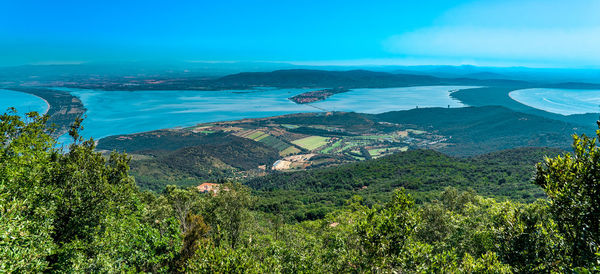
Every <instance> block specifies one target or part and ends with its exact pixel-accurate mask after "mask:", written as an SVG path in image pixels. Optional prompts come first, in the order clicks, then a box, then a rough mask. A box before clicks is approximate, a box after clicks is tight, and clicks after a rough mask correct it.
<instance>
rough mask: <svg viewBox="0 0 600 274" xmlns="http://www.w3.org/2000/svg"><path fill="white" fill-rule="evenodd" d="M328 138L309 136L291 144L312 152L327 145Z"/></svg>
mask: <svg viewBox="0 0 600 274" xmlns="http://www.w3.org/2000/svg"><path fill="white" fill-rule="evenodd" d="M328 140H329V138H326V137H321V136H310V137H306V138H302V139H298V140H296V141H293V142H292V143H293V144H295V145H298V146H300V147H302V148H304V149H306V150H314V149H317V148H319V147H322V146H324V145H326V144H327V141H328Z"/></svg>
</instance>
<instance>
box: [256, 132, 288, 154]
mask: <svg viewBox="0 0 600 274" xmlns="http://www.w3.org/2000/svg"><path fill="white" fill-rule="evenodd" d="M257 141H258V142H261V143H263V144H265V145H267V146H270V147H272V148H275V149H277V150H278V151H282V150H284V149H287V148H288V147H289V146H290V144H288V143H285V142H284V141H281V140H279V139H278V138H277V137H273V136H271V135H269V134H265V136H260V138H259V140H257Z"/></svg>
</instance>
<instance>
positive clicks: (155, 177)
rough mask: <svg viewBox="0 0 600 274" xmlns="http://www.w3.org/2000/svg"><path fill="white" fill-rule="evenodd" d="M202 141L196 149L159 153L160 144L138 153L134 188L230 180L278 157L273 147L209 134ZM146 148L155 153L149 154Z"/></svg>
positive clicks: (135, 164) (229, 136)
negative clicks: (135, 186)
mask: <svg viewBox="0 0 600 274" xmlns="http://www.w3.org/2000/svg"><path fill="white" fill-rule="evenodd" d="M204 137H205V138H196V139H195V140H196V145H192V146H185V147H182V148H177V149H173V148H175V147H176V146H174V145H171V146H165V147H164V148H165V149H162V150H161V149H159V148H161V147H162V146H160V142H159V143H157V144H155V145H156V146H144V147H143V148H145V150H143V151H139V150H138V151H137V152H138V153H143V154H141V156H140V159H137V160H135V161H132V163H131V172H132V174H133V175H134V176H135V178H136V182H137V184H138V185H139V186H140V187H142V188H143V189H150V190H153V191H162V190H164V189H165V187H166V186H167V185H169V184H176V185H180V186H191V185H198V184H200V183H201V182H202V181H201V180H218V179H222V178H226V177H227V178H231V177H234V175H235V173H236V172H238V171H247V170H252V169H257V167H258V166H259V165H270V164H271V163H273V162H275V161H276V160H277V159H278V158H279V157H280V156H279V153H278V151H277V150H276V149H274V148H272V147H269V146H266V145H264V144H262V143H259V142H254V141H252V140H248V139H244V138H239V137H237V136H233V135H221V134H209V135H206V136H204ZM164 139H165V140H168V139H167V138H164ZM190 143H192V141H190ZM149 147H152V148H154V150H148V148H149ZM140 148H141V147H140ZM168 148H171V149H173V150H168Z"/></svg>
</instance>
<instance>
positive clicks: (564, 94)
mask: <svg viewBox="0 0 600 274" xmlns="http://www.w3.org/2000/svg"><path fill="white" fill-rule="evenodd" d="M508 95H509V96H510V97H511V98H512V99H513V100H515V101H517V102H519V103H521V104H524V105H527V106H530V107H533V108H537V109H541V110H544V111H547V112H552V113H557V114H562V115H572V114H584V113H598V112H600V90H587V89H551V88H530V89H520V90H515V91H512V92H510V93H509V94H508Z"/></svg>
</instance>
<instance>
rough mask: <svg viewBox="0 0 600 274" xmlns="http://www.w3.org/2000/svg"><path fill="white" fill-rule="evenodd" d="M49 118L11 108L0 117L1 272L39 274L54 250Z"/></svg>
mask: <svg viewBox="0 0 600 274" xmlns="http://www.w3.org/2000/svg"><path fill="white" fill-rule="evenodd" d="M47 121H48V117H45V116H44V117H40V116H39V115H38V114H37V113H35V112H32V113H27V114H26V115H25V116H24V117H23V119H21V117H20V116H19V115H18V114H17V112H16V110H15V109H10V110H9V112H8V113H5V114H3V115H2V116H0V272H9V273H12V272H40V271H44V270H46V269H47V267H48V262H47V260H46V257H47V256H49V255H51V254H52V252H53V250H55V248H56V245H55V243H54V241H53V240H52V237H51V234H52V228H53V226H52V223H53V220H54V218H53V216H54V213H55V210H56V207H55V204H54V202H53V201H54V199H55V192H54V190H53V188H51V187H50V186H48V185H47V184H46V179H47V178H48V176H50V175H51V173H52V167H53V160H54V159H55V158H56V157H58V153H57V152H56V151H55V150H54V149H53V147H54V140H53V139H52V138H51V137H50V135H49V134H50V133H51V130H49V129H48V128H47V127H46V123H47Z"/></svg>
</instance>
